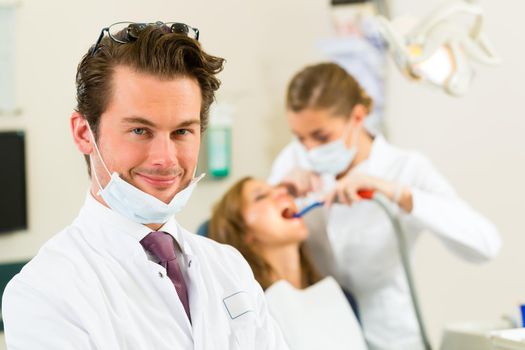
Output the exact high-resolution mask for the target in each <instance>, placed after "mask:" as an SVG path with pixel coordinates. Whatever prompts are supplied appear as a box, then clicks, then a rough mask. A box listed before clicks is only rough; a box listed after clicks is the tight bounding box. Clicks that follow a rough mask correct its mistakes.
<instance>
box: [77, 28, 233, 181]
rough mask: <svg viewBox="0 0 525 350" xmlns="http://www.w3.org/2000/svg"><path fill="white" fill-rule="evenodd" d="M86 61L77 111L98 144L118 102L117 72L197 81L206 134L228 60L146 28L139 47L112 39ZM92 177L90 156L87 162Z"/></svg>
mask: <svg viewBox="0 0 525 350" xmlns="http://www.w3.org/2000/svg"><path fill="white" fill-rule="evenodd" d="M92 50H93V47H92V48H91V49H90V50H89V51H88V52H87V53H86V54H85V55H84V57H83V58H82V61H81V62H80V64H79V65H78V69H77V75H76V85H77V107H76V111H77V112H79V113H80V114H81V115H82V116H83V117H84V118H85V119H86V120H87V122H88V123H89V126H90V128H91V130H92V131H93V133H94V136H95V139H98V126H99V123H100V116H101V115H102V114H103V113H104V111H105V110H106V109H107V107H108V104H109V102H110V99H111V96H112V90H111V89H112V84H111V83H112V79H113V74H114V71H115V67H117V66H127V67H130V68H132V69H134V70H137V71H138V72H141V73H147V74H151V75H154V76H156V77H159V78H160V79H174V78H176V77H187V78H193V79H195V80H196V81H197V82H198V84H199V86H200V90H201V95H202V104H201V112H200V122H201V132H203V131H204V130H205V129H206V126H207V124H208V112H209V108H210V105H211V103H212V102H213V100H214V98H215V91H216V90H217V89H218V88H219V86H220V80H219V79H217V77H216V74H218V73H219V72H220V71H221V70H222V69H223V64H224V59H223V58H220V57H215V56H211V55H209V54H207V53H206V52H204V51H203V50H202V48H201V46H200V44H199V42H198V41H197V40H195V39H191V38H189V37H187V36H186V35H183V34H179V33H166V31H165V30H164V28H161V27H159V26H158V25H150V26H148V27H146V28H145V29H144V30H143V31H142V32H141V33H140V35H139V36H138V38H137V39H136V40H134V41H131V42H128V43H118V42H116V41H114V40H113V39H111V38H109V37H107V36H106V37H104V38H102V40H101V41H100V44H99V46H98V47H97V49H96V51H95V52H92ZM86 161H87V164H88V171H90V163H89V156H86Z"/></svg>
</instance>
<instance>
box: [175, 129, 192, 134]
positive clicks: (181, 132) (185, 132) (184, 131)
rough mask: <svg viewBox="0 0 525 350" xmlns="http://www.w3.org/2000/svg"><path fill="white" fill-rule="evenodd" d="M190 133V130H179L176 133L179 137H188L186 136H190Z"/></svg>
mask: <svg viewBox="0 0 525 350" xmlns="http://www.w3.org/2000/svg"><path fill="white" fill-rule="evenodd" d="M189 132H190V131H189V130H188V129H179V130H177V131H175V133H176V134H177V135H186V134H188V133H189Z"/></svg>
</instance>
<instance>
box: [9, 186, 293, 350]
mask: <svg viewBox="0 0 525 350" xmlns="http://www.w3.org/2000/svg"><path fill="white" fill-rule="evenodd" d="M161 230H163V231H166V232H168V233H170V234H171V235H172V236H173V237H174V238H175V240H176V241H177V243H178V245H179V246H180V249H181V251H182V252H181V255H180V258H179V264H180V265H181V267H182V271H183V274H184V276H185V280H186V283H187V286H188V293H189V294H188V295H189V302H190V311H191V317H192V323H191V324H190V322H189V320H188V318H187V316H186V314H185V312H184V309H183V306H182V304H181V302H180V299H179V298H178V295H177V292H176V290H175V288H174V286H173V284H172V282H171V281H170V279H169V278H168V277H167V276H166V271H165V269H164V268H163V267H162V266H160V265H159V264H157V263H155V262H153V261H151V260H149V259H148V256H147V254H146V253H145V251H144V249H143V248H142V246H141V245H140V243H139V241H140V240H141V239H142V238H143V237H144V236H146V235H147V234H148V233H149V232H150V231H151V230H150V229H148V228H147V227H146V226H143V225H140V224H136V223H134V222H131V221H129V220H128V219H126V218H124V217H123V216H121V215H119V214H117V213H115V212H113V211H112V210H110V209H108V208H107V207H105V206H103V205H101V204H100V203H99V202H97V201H96V200H95V199H94V198H93V197H92V196H91V195H89V194H88V196H87V198H86V202H85V204H84V206H83V208H82V209H81V211H80V214H79V216H78V217H77V219H76V220H75V221H74V222H73V224H72V225H71V226H69V227H67V228H66V229H65V230H63V231H62V232H61V233H59V234H58V235H56V236H55V237H53V238H52V239H51V240H50V241H49V242H47V243H46V244H45V245H44V246H43V247H42V248H41V249H40V251H39V253H38V255H37V256H36V257H35V258H34V259H33V260H31V262H29V263H28V264H27V265H26V266H25V267H24V268H23V269H22V271H21V272H20V274H18V275H16V276H15V277H14V278H13V280H12V281H11V282H10V283H9V285H8V286H7V288H6V290H5V294H4V298H3V317H4V322H5V333H6V342H7V346H8V349H9V350H34V349H39V350H40V349H44V350H46V349H49V350H62V349H63V350H70V349H75V350H87V349H98V350H106V349H107V350H117V349H129V350H131V349H137V350H139V349H140V350H144V349H155V350H168V349H169V350H173V349H200V350H204V349H206V350H208V349H225V350H226V349H228V350H229V349H239V350H245V349H272V350H273V349H287V346H286V344H285V342H284V339H283V337H282V333H281V331H280V329H279V328H278V326H277V324H276V323H275V321H274V320H273V319H272V318H271V316H269V312H268V309H267V305H266V301H265V299H264V293H263V291H262V289H261V287H260V286H259V284H258V283H257V282H256V281H255V279H254V278H253V274H252V272H251V269H250V267H249V265H248V264H247V263H246V261H245V260H244V259H243V258H242V256H241V255H240V254H239V253H238V252H237V251H236V250H235V249H233V248H232V247H229V246H226V245H221V244H218V243H216V242H213V241H211V240H209V239H206V238H203V237H200V236H197V235H194V234H191V233H189V232H188V231H186V230H184V229H183V228H182V227H181V226H179V225H178V224H177V222H176V221H175V219H173V218H172V219H170V220H169V221H168V222H167V223H166V224H165V225H164V226H163V227H162V228H161Z"/></svg>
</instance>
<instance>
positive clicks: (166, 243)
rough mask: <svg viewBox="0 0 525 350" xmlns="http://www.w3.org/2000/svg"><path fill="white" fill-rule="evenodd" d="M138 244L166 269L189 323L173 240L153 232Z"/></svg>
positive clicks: (184, 286)
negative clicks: (157, 259)
mask: <svg viewBox="0 0 525 350" xmlns="http://www.w3.org/2000/svg"><path fill="white" fill-rule="evenodd" d="M140 244H142V246H143V247H144V249H146V250H147V251H148V252H150V253H152V254H154V255H155V256H156V257H157V258H159V259H160V262H159V264H160V265H162V266H164V268H165V269H166V271H167V273H168V277H169V278H170V280H171V282H173V285H174V286H175V289H176V290H177V294H178V295H179V299H180V301H181V302H182V306H184V310H185V311H186V315H188V319H189V320H190V322H191V315H190V305H189V302H188V290H187V289H186V283H185V282H184V277H183V276H182V272H181V270H180V266H179V263H178V262H177V256H176V254H175V245H174V242H173V238H172V237H171V236H170V235H169V234H167V233H166V232H163V231H154V232H151V233H150V234H148V235H147V236H146V237H144V238H143V239H142V240H141V241H140Z"/></svg>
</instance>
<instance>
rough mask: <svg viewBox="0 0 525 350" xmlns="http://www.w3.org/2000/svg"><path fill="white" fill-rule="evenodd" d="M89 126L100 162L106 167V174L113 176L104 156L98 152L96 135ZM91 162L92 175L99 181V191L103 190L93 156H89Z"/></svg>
mask: <svg viewBox="0 0 525 350" xmlns="http://www.w3.org/2000/svg"><path fill="white" fill-rule="evenodd" d="M87 126H88V130H89V134H90V135H91V138H92V140H93V145H95V150H96V151H97V154H98V158H99V159H100V162H101V163H102V165H103V166H104V169H106V172H107V173H108V175H109V176H111V173H110V171H109V170H108V167H107V166H106V163H105V162H104V159H102V155H101V154H100V151H99V150H98V146H97V142H96V141H95V135H93V132H92V131H91V127H90V126H89V123H88V124H87ZM89 161H90V164H91V170H92V173H93V175H95V181H97V185H98V187H99V189H100V190H102V186H101V185H100V181H99V180H98V176H97V171H96V169H95V163H93V157H92V156H91V154H90V155H89Z"/></svg>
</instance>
